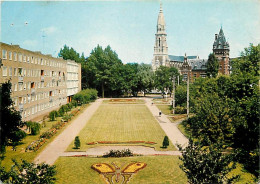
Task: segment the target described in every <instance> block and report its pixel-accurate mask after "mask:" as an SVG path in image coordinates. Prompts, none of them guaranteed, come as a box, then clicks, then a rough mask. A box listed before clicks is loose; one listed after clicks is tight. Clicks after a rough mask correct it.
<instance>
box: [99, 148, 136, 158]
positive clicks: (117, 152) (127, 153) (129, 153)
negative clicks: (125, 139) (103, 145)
mask: <svg viewBox="0 0 260 184" xmlns="http://www.w3.org/2000/svg"><path fill="white" fill-rule="evenodd" d="M133 155H134V154H133V152H132V151H131V150H130V149H124V150H121V151H120V150H110V151H109V153H106V154H104V155H103V157H105V158H107V157H131V156H133Z"/></svg>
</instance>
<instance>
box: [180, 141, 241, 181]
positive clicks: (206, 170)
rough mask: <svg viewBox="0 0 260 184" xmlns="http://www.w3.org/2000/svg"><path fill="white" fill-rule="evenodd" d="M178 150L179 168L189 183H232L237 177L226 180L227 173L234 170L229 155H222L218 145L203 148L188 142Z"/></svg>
mask: <svg viewBox="0 0 260 184" xmlns="http://www.w3.org/2000/svg"><path fill="white" fill-rule="evenodd" d="M179 149H180V151H181V153H182V157H179V159H180V160H181V161H182V164H181V165H180V168H181V169H182V170H183V171H184V172H185V173H186V175H187V178H188V181H189V183H192V184H208V183H219V184H221V183H232V182H233V181H234V180H235V179H237V178H238V176H232V177H230V178H228V173H229V172H230V171H231V170H233V169H235V167H236V166H235V164H234V163H232V155H231V154H223V153H222V151H223V150H222V149H221V146H220V145H214V144H210V146H208V147H205V146H202V145H201V144H198V142H193V141H192V140H189V145H188V146H187V147H186V148H184V149H183V148H181V147H180V146H179Z"/></svg>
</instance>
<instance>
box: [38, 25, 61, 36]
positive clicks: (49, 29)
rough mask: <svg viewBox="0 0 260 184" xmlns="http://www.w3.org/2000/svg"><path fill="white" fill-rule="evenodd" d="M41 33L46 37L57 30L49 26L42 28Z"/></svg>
mask: <svg viewBox="0 0 260 184" xmlns="http://www.w3.org/2000/svg"><path fill="white" fill-rule="evenodd" d="M41 31H42V32H44V34H46V35H50V34H52V33H55V32H56V31H57V28H56V27H54V26H50V27H45V28H42V29H41Z"/></svg>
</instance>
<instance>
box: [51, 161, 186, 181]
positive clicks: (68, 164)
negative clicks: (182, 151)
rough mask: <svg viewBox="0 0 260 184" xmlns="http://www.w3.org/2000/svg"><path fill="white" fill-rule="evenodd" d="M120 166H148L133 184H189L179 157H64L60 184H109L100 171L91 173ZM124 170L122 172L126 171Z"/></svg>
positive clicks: (59, 164) (58, 163) (60, 167)
mask: <svg viewBox="0 0 260 184" xmlns="http://www.w3.org/2000/svg"><path fill="white" fill-rule="evenodd" d="M112 162H114V163H116V165H117V166H119V167H120V166H122V165H124V166H126V165H128V164H129V163H131V162H145V163H146V164H147V166H146V167H145V168H144V169H142V170H140V171H138V172H137V173H136V174H134V175H133V176H132V177H131V179H130V182H129V184H140V183H145V184H166V183H168V184H172V183H176V184H182V183H187V179H186V176H185V174H184V172H182V170H181V169H180V168H179V163H180V161H179V159H178V156H140V157H125V158H90V157H81V158H79V157H60V158H59V159H58V160H57V161H56V162H55V165H56V166H57V172H58V174H57V183H58V184H59V183H62V184H66V183H77V184H81V183H82V184H83V183H84V184H85V183H91V184H102V183H105V182H104V180H103V179H102V177H101V176H100V175H99V174H98V172H97V171H94V170H93V169H91V165H92V164H96V163H107V164H111V163H112ZM124 166H123V167H122V168H121V170H122V169H123V168H124Z"/></svg>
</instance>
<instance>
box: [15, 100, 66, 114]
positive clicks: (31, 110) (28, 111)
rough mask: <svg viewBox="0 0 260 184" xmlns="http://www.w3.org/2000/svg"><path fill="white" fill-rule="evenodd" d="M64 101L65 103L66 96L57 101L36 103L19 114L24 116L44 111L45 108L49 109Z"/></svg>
mask: <svg viewBox="0 0 260 184" xmlns="http://www.w3.org/2000/svg"><path fill="white" fill-rule="evenodd" d="M14 101H15V99H14ZM16 101H17V100H16ZM64 103H66V98H62V99H59V100H57V101H54V102H48V103H45V104H37V105H35V106H32V107H29V108H27V109H24V110H23V112H22V113H21V115H22V118H26V117H29V116H30V115H34V114H37V113H40V112H41V111H44V110H46V109H49V108H52V107H54V106H58V105H60V104H64Z"/></svg>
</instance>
